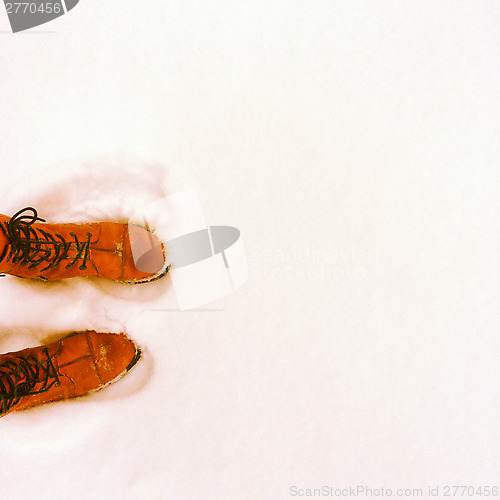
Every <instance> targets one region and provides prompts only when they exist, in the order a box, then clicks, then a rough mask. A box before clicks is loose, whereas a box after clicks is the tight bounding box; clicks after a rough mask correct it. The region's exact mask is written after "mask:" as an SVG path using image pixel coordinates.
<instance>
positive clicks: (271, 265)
mask: <svg viewBox="0 0 500 500" xmlns="http://www.w3.org/2000/svg"><path fill="white" fill-rule="evenodd" d="M378 259H379V255H378V252H377V251H376V250H373V249H363V248H352V249H342V250H340V249H326V248H318V247H314V246H305V247H303V248H294V249H286V248H264V247H260V246H256V247H253V248H250V250H249V252H248V260H249V270H250V278H252V279H256V280H271V281H274V280H325V281H340V280H349V281H350V280H352V281H356V280H363V279H365V278H366V276H367V274H368V271H369V269H370V268H371V267H372V265H373V264H374V263H375V262H376V261H377V260H378Z"/></svg>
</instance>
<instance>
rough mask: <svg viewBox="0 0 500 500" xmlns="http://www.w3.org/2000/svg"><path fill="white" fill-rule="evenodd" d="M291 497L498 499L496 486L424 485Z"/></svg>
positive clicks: (336, 489)
mask: <svg viewBox="0 0 500 500" xmlns="http://www.w3.org/2000/svg"><path fill="white" fill-rule="evenodd" d="M289 495H290V496H291V497H299V498H302V497H305V498H312V497H333V498H335V497H336V498H374V497H375V498H377V497H378V498H383V497H393V498H483V497H493V498H495V497H498V486H485V485H472V484H470V485H461V486H459V485H426V486H425V487H424V488H413V487H406V488H402V487H391V488H388V487H386V486H368V485H361V484H359V485H349V486H321V487H313V488H310V487H303V486H302V487H301V486H297V485H292V486H290V488H289Z"/></svg>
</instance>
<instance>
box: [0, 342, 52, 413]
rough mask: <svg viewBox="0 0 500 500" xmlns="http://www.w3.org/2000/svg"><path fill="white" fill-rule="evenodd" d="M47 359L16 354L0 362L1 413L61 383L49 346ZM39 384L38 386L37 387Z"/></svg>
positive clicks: (45, 350)
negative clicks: (39, 359)
mask: <svg viewBox="0 0 500 500" xmlns="http://www.w3.org/2000/svg"><path fill="white" fill-rule="evenodd" d="M43 353H44V354H45V355H46V356H47V359H45V360H43V361H38V359H36V358H35V356H33V355H32V354H29V355H28V356H16V357H15V358H14V359H11V360H8V361H5V362H4V363H2V364H0V415H3V414H4V413H7V412H8V411H9V410H10V409H11V408H12V407H13V406H15V405H17V403H19V401H20V400H21V399H22V398H24V397H26V396H32V395H33V394H40V393H41V392H46V391H48V390H49V389H50V388H51V387H52V386H54V385H56V386H59V385H61V382H60V381H59V376H58V373H57V371H56V369H55V368H54V365H53V364H52V360H51V358H50V355H49V350H48V349H47V348H45V349H43ZM37 386H38V387H37Z"/></svg>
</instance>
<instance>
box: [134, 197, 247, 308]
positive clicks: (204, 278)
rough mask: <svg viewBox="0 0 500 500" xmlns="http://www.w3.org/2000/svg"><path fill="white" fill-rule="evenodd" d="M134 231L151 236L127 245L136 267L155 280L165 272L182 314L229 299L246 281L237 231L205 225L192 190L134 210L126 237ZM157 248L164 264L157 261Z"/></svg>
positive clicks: (243, 252) (244, 260)
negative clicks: (162, 252)
mask: <svg viewBox="0 0 500 500" xmlns="http://www.w3.org/2000/svg"><path fill="white" fill-rule="evenodd" d="M137 227H143V228H146V229H147V230H148V231H152V233H151V237H150V238H149V239H144V238H142V239H137V241H136V242H135V241H134V240H132V239H131V248H132V255H133V259H134V263H135V266H136V267H137V269H138V270H139V271H143V272H147V273H157V274H158V275H161V274H162V273H163V272H164V271H166V270H167V268H166V267H165V266H168V273H169V275H170V278H171V280H172V285H173V289H174V291H175V295H176V297H177V302H178V305H179V309H180V310H181V311H184V310H187V309H193V308H195V307H199V306H201V305H203V304H207V303H209V302H212V301H214V300H216V299H218V298H221V297H223V296H225V295H228V294H230V293H232V292H233V291H234V290H236V289H237V288H239V287H240V286H241V285H243V283H245V281H246V280H247V278H248V268H247V260H246V255H245V250H244V247H243V242H242V238H241V234H240V231H239V229H237V228H235V227H231V226H210V225H207V224H206V222H205V218H204V216H203V212H202V210H201V206H200V202H199V200H198V197H197V195H196V192H195V191H194V190H187V191H182V192H180V193H176V194H173V195H170V196H167V197H165V198H162V199H160V200H157V201H155V202H154V203H151V204H150V205H148V206H146V207H144V208H142V209H140V210H138V211H137V212H136V213H134V214H133V215H132V217H130V219H129V234H133V233H134V231H136V230H137V229H136V228H137ZM153 235H154V237H153ZM162 243H163V245H164V248H165V252H166V263H164V262H163V259H161V261H162V262H159V259H158V258H157V256H158V253H159V250H160V249H161V245H162ZM162 265H163V266H164V267H163V268H162V267H161V266H162Z"/></svg>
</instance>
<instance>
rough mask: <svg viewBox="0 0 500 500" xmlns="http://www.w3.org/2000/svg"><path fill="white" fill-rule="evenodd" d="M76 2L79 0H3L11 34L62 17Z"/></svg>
mask: <svg viewBox="0 0 500 500" xmlns="http://www.w3.org/2000/svg"><path fill="white" fill-rule="evenodd" d="M78 2H79V0H53V1H51V0H31V1H30V2H8V1H7V0H4V5H5V10H6V11H7V16H8V18H9V22H10V27H11V28H12V32H13V33H18V32H19V31H25V30H29V29H30V28H34V27H35V26H40V25H41V24H45V23H48V22H49V21H53V20H54V19H57V18H58V17H61V16H63V15H64V14H66V13H67V12H69V11H70V10H71V9H73V8H74V7H75V6H76V5H77V4H78Z"/></svg>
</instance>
